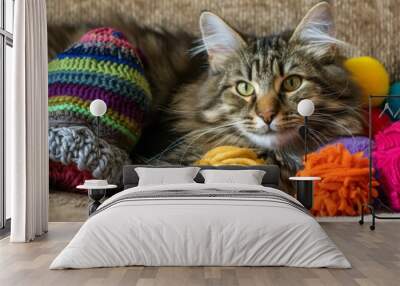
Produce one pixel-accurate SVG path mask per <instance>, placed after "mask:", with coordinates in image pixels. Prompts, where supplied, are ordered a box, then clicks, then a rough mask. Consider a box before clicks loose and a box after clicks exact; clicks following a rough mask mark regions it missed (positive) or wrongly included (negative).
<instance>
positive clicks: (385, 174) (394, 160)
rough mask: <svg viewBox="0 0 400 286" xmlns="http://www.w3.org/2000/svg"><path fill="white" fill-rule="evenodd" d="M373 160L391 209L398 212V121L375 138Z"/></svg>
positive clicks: (399, 177)
mask: <svg viewBox="0 0 400 286" xmlns="http://www.w3.org/2000/svg"><path fill="white" fill-rule="evenodd" d="M373 159H374V163H375V165H376V169H377V171H379V173H380V178H379V180H380V182H381V183H382V185H383V187H384V192H385V193H386V196H387V198H388V199H389V203H390V206H391V208H392V209H393V210H395V211H400V121H397V122H394V123H393V124H392V125H391V126H389V127H387V128H386V129H384V130H383V131H381V132H379V133H378V134H377V135H376V136H375V149H374V152H373Z"/></svg>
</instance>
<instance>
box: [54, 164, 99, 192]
mask: <svg viewBox="0 0 400 286" xmlns="http://www.w3.org/2000/svg"><path fill="white" fill-rule="evenodd" d="M89 179H93V176H92V174H91V173H90V172H89V171H86V170H85V171H81V170H79V169H78V168H77V167H76V166H75V165H74V164H70V165H68V166H67V165H64V164H62V163H60V162H55V161H51V160H50V162H49V181H50V185H51V186H52V187H54V188H57V189H61V190H66V191H79V192H86V191H84V190H77V189H76V186H78V185H81V184H83V183H84V182H85V180H89Z"/></svg>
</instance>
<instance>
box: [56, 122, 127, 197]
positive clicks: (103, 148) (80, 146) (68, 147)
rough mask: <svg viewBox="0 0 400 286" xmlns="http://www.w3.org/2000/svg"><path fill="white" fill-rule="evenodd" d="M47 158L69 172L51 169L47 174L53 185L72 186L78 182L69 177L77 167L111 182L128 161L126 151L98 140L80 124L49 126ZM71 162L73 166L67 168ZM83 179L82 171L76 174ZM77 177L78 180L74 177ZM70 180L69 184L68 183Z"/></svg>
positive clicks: (116, 179)
mask: <svg viewBox="0 0 400 286" xmlns="http://www.w3.org/2000/svg"><path fill="white" fill-rule="evenodd" d="M48 140H49V158H50V160H51V161H53V162H59V163H61V164H63V165H64V166H66V169H65V170H68V172H66V173H64V174H62V173H60V172H59V168H58V169H54V170H53V169H52V168H50V170H49V172H50V177H52V178H53V180H52V182H53V185H55V186H57V187H58V186H61V187H62V188H69V189H74V188H75V187H76V186H77V185H79V184H81V179H79V180H80V182H79V183H78V184H77V181H75V180H71V179H68V178H67V177H69V176H70V174H71V172H76V170H79V171H81V172H89V173H90V174H91V176H92V177H93V178H96V179H105V180H108V182H109V183H111V184H120V183H121V178H122V167H123V166H124V165H127V164H129V163H130V160H129V156H128V154H127V152H126V151H125V150H122V149H120V148H118V147H117V146H114V145H111V144H109V143H108V142H107V141H105V140H103V139H100V140H99V142H98V141H97V138H96V136H95V135H94V133H93V132H92V131H91V130H90V129H89V128H88V127H83V126H75V127H51V128H49V135H48ZM71 164H73V165H75V166H76V169H71V168H68V167H67V166H70V165H71ZM76 176H79V177H80V178H82V179H83V178H84V177H85V175H84V174H80V175H78V174H76ZM77 180H78V179H77ZM67 182H69V183H67Z"/></svg>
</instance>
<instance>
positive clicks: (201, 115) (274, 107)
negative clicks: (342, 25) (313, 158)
mask: <svg viewBox="0 0 400 286" xmlns="http://www.w3.org/2000/svg"><path fill="white" fill-rule="evenodd" d="M112 26H114V27H116V28H117V29H119V30H121V31H122V32H123V33H124V34H125V35H126V36H127V37H128V39H129V40H130V41H131V42H132V43H133V44H134V45H136V46H137V47H139V48H140V49H141V51H142V52H143V54H144V56H145V71H146V75H147V77H148V79H149V81H150V84H151V87H152V93H153V110H152V112H151V114H150V115H149V117H148V126H147V127H146V129H145V132H144V134H143V136H142V139H141V142H140V144H139V146H138V148H136V150H137V154H141V156H143V155H144V156H145V157H147V158H149V157H152V156H153V155H156V156H154V157H152V158H153V159H156V160H161V161H167V162H169V163H182V164H191V163H193V162H194V161H195V160H197V159H199V158H200V157H201V156H202V155H203V154H204V153H205V152H206V151H208V150H209V149H211V148H213V147H216V146H219V145H238V146H243V147H252V148H256V149H257V150H258V151H259V153H261V154H263V155H264V156H266V157H268V158H269V159H271V160H272V161H273V162H276V163H278V164H279V165H280V166H281V167H282V171H283V173H282V176H283V178H284V181H286V179H287V177H288V176H289V175H294V174H295V172H296V170H297V168H298V167H299V166H300V165H301V157H302V155H303V148H304V143H303V140H302V137H301V136H300V135H299V128H300V127H301V126H302V125H303V118H302V117H301V116H300V115H299V114H298V112H297V103H298V102H299V101H300V100H301V99H305V98H308V99H311V100H312V101H313V102H314V104H315V113H314V114H313V115H312V116H311V117H309V130H310V132H309V140H308V141H309V148H310V149H311V150H313V149H316V148H318V147H319V146H320V145H322V144H323V143H326V142H328V141H330V140H332V139H334V138H336V137H338V136H349V135H355V134H360V133H361V132H362V129H363V122H362V115H361V111H360V109H359V106H360V102H359V91H358V88H357V87H356V86H355V85H354V84H353V82H352V81H351V80H350V77H349V75H348V73H347V72H346V71H345V69H344V68H343V65H342V61H343V58H342V57H341V55H340V54H339V52H338V45H340V44H341V42H340V41H338V40H336V39H335V38H334V37H333V35H332V32H333V20H332V15H331V12H330V7H329V5H328V4H327V3H320V4H318V5H316V6H315V7H314V8H312V9H311V10H310V12H309V13H308V14H307V15H306V17H305V18H304V19H303V21H302V22H301V23H300V24H299V26H298V27H297V28H296V29H295V30H294V31H293V32H283V33H281V34H277V35H272V36H269V37H261V38H260V37H259V38H257V37H248V36H241V35H239V33H237V32H236V31H234V30H233V29H232V28H231V27H230V26H229V25H227V24H226V23H225V22H224V21H223V20H221V19H220V18H219V17H217V16H216V15H214V14H212V13H209V12H205V13H203V14H202V16H201V18H200V28H201V31H202V42H201V43H200V44H198V43H197V44H194V41H195V39H194V38H193V37H192V36H191V35H188V34H186V33H184V32H182V33H175V34H171V33H169V32H168V31H165V30H158V31H155V30H151V29H147V28H143V27H140V26H138V25H135V24H133V23H122V24H121V23H118V24H115V23H114V24H113V25H112ZM84 30H85V29H74V28H65V27H62V29H60V27H51V26H50V27H49V55H50V56H52V55H54V54H55V53H56V52H60V51H62V50H63V49H64V48H66V45H67V44H70V43H71V42H72V39H77V35H81V34H83V32H84ZM57 37H58V38H59V39H62V40H58V39H57ZM66 39H67V40H66ZM291 74H295V75H299V76H301V77H302V79H303V81H302V84H301V86H300V88H298V89H297V90H295V91H293V92H284V91H282V88H281V85H282V81H283V80H284V79H285V78H287V77H288V76H289V75H291ZM238 81H246V82H249V83H251V84H252V85H253V86H254V87H255V93H254V95H252V96H251V97H248V98H244V97H243V96H241V95H239V94H238V92H237V90H236V88H235V85H236V84H237V82H238ZM146 162H147V163H153V162H152V161H146Z"/></svg>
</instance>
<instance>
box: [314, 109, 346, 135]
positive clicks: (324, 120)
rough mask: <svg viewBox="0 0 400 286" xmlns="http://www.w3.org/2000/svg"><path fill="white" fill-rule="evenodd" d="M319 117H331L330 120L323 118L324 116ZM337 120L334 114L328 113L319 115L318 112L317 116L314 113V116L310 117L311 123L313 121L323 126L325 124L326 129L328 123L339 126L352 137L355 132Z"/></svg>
mask: <svg viewBox="0 0 400 286" xmlns="http://www.w3.org/2000/svg"><path fill="white" fill-rule="evenodd" d="M318 117H325V118H329V119H330V120H327V119H323V118H318ZM335 120H336V118H335V117H334V116H332V115H327V114H324V115H317V114H316V115H315V116H314V114H313V116H312V117H311V116H310V118H309V122H310V123H311V122H315V123H319V124H321V125H322V126H324V129H327V125H333V126H336V127H339V128H340V129H342V130H344V131H345V132H346V133H347V134H349V135H350V136H351V137H354V135H353V133H352V132H351V131H350V130H349V129H348V128H347V127H345V126H344V125H342V124H340V123H338V122H336V121H335Z"/></svg>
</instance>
